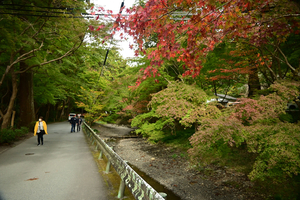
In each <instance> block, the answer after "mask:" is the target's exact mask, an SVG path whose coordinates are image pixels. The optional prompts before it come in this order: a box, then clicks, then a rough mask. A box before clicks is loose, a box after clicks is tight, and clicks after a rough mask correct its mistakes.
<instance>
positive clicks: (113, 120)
mask: <svg viewBox="0 0 300 200" xmlns="http://www.w3.org/2000/svg"><path fill="white" fill-rule="evenodd" d="M119 118H120V115H118V114H115V113H113V114H108V115H107V116H105V117H103V118H102V121H104V122H107V123H111V124H115V123H116V121H117V119H119Z"/></svg>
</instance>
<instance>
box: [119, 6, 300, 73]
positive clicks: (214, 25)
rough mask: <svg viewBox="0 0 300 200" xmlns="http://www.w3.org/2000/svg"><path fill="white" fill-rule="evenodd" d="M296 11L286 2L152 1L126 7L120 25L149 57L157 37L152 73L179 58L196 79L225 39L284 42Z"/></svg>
mask: <svg viewBox="0 0 300 200" xmlns="http://www.w3.org/2000/svg"><path fill="white" fill-rule="evenodd" d="M298 9H299V8H298V7H297V5H296V4H295V3H293V2H292V1H288V0H282V1H278V0H256V1H249V0H222V1H207V0H198V1H192V0H172V1H169V0H149V1H147V2H146V4H145V6H136V7H133V8H132V9H127V12H128V13H130V16H129V17H128V18H121V19H119V21H117V23H118V26H119V27H120V28H121V29H123V30H124V31H125V32H126V33H128V34H129V35H131V36H132V37H133V38H134V40H135V42H136V43H137V44H138V45H137V46H138V50H137V51H136V52H137V53H138V51H139V52H142V53H144V54H146V51H145V46H144V45H145V43H146V42H149V40H150V39H151V36H153V35H156V38H157V39H156V41H152V42H153V43H155V47H153V49H152V51H151V53H147V56H148V58H149V59H150V60H151V63H150V65H149V67H148V68H147V70H148V71H152V72H153V74H155V71H156V68H157V67H161V66H162V65H163V63H164V62H165V61H166V60H170V59H176V60H177V61H178V62H182V63H183V64H184V69H185V72H184V73H183V76H192V77H196V76H198V75H199V74H200V71H201V69H202V67H203V62H204V60H205V58H206V56H207V54H208V52H210V51H211V50H213V49H214V48H215V46H216V45H218V44H220V43H221V42H222V41H224V40H231V41H238V40H240V39H247V41H249V43H251V44H252V45H254V46H260V45H263V44H266V43H268V42H269V40H270V38H277V39H278V41H279V42H280V41H284V40H285V39H286V37H287V36H288V35H290V34H291V33H293V32H295V31H297V27H299V20H298V18H297V17H298V16H299V15H298V14H297V13H298ZM151 75H152V74H151V73H147V74H146V76H151Z"/></svg>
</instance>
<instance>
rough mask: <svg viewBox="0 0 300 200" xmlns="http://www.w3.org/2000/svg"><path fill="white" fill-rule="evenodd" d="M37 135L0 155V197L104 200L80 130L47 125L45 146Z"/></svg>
mask: <svg viewBox="0 0 300 200" xmlns="http://www.w3.org/2000/svg"><path fill="white" fill-rule="evenodd" d="M36 139H37V138H36V137H31V138H29V139H27V140H25V141H24V142H22V143H21V144H19V145H17V146H16V147H13V148H11V149H9V150H7V151H5V152H3V153H1V154H0V200H19V199H20V200H27V199H28V200H47V199H49V200H50V199H51V200H69V199H70V200H71V199H74V200H84V199H86V200H94V199H98V200H107V199H108V196H107V194H108V193H107V191H106V186H105V183H104V181H103V180H102V178H101V175H100V174H99V172H98V168H97V164H96V162H95V161H94V160H93V156H92V154H91V152H90V149H89V146H88V144H87V142H86V140H85V137H84V135H83V133H82V132H81V131H80V132H75V133H70V124H69V123H68V122H60V123H54V124H49V125H48V135H45V136H44V145H43V146H37V145H36V144H37V141H36Z"/></svg>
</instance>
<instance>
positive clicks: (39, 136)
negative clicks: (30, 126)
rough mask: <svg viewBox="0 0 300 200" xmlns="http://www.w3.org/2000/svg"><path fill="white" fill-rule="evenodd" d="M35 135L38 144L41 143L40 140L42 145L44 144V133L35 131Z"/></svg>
mask: <svg viewBox="0 0 300 200" xmlns="http://www.w3.org/2000/svg"><path fill="white" fill-rule="evenodd" d="M37 135H38V145H39V144H41V142H42V145H43V144H44V138H43V135H44V133H42V132H41V133H37Z"/></svg>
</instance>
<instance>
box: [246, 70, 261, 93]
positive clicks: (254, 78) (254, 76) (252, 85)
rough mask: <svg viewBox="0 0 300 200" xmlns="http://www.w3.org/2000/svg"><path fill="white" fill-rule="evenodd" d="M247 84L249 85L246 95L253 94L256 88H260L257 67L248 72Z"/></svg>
mask: <svg viewBox="0 0 300 200" xmlns="http://www.w3.org/2000/svg"><path fill="white" fill-rule="evenodd" d="M248 85H249V93H248V97H252V96H254V95H255V92H256V91H257V90H260V82H259V77H258V70H257V68H253V69H252V73H250V74H249V79H248Z"/></svg>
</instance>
